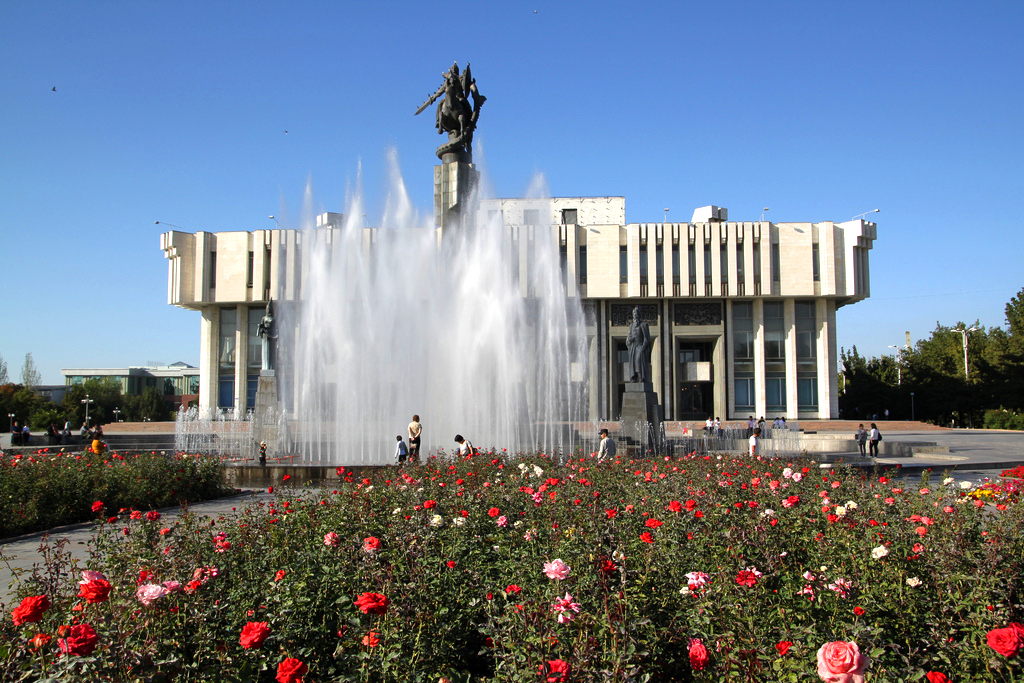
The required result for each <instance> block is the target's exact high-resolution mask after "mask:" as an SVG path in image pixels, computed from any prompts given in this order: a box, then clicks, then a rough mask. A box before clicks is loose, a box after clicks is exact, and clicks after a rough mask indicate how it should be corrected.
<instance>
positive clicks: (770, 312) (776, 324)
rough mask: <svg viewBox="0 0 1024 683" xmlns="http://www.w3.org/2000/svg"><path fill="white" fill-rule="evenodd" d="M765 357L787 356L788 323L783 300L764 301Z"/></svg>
mask: <svg viewBox="0 0 1024 683" xmlns="http://www.w3.org/2000/svg"><path fill="white" fill-rule="evenodd" d="M764 357H765V359H766V360H784V359H785V358H786V325H785V319H784V318H783V307H782V302H781V301H766V302H764Z"/></svg>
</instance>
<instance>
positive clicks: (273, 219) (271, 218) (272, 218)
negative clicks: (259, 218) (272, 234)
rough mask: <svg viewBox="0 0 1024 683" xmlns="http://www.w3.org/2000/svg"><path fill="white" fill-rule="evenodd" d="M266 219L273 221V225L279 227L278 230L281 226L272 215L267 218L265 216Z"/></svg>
mask: <svg viewBox="0 0 1024 683" xmlns="http://www.w3.org/2000/svg"><path fill="white" fill-rule="evenodd" d="M267 218H269V219H270V220H272V221H274V223H275V224H276V225H277V227H279V228H280V227H281V224H280V223H279V222H278V220H277V218H275V217H274V214H270V215H269V216H267Z"/></svg>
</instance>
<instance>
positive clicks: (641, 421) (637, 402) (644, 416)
mask: <svg viewBox="0 0 1024 683" xmlns="http://www.w3.org/2000/svg"><path fill="white" fill-rule="evenodd" d="M661 422H662V416H661V405H660V403H659V402H658V394H657V392H656V391H654V385H653V384H652V383H651V382H626V392H625V393H624V394H623V395H622V432H621V434H622V435H623V436H624V437H626V438H627V439H629V440H632V441H635V442H637V443H640V444H643V445H645V446H646V447H647V448H651V449H655V448H656V447H657V445H658V441H659V440H660V435H661Z"/></svg>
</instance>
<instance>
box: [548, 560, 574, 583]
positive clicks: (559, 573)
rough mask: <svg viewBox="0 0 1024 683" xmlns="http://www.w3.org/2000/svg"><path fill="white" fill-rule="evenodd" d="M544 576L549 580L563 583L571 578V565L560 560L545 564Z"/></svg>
mask: <svg viewBox="0 0 1024 683" xmlns="http://www.w3.org/2000/svg"><path fill="white" fill-rule="evenodd" d="M544 575H545V576H547V577H548V578H549V579H558V580H559V581H562V580H564V579H566V578H568V576H569V565H567V564H566V563H565V562H562V560H560V559H556V560H551V561H550V562H545V563H544Z"/></svg>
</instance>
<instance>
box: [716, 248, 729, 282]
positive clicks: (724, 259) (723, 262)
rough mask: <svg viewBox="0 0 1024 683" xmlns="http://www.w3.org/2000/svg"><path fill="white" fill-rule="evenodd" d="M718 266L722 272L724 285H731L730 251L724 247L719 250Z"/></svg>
mask: <svg viewBox="0 0 1024 683" xmlns="http://www.w3.org/2000/svg"><path fill="white" fill-rule="evenodd" d="M718 265H719V266H721V267H720V269H719V270H721V272H722V284H723V285H727V284H729V250H728V249H726V248H725V247H724V246H719V248H718Z"/></svg>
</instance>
